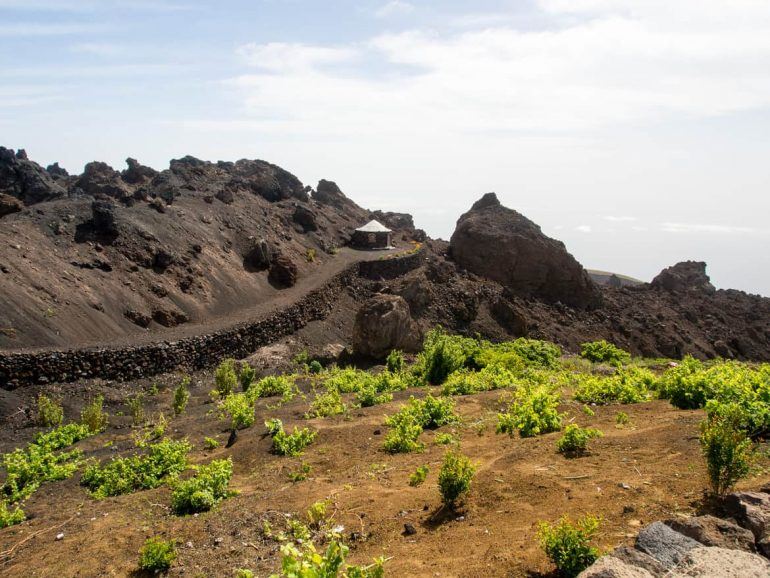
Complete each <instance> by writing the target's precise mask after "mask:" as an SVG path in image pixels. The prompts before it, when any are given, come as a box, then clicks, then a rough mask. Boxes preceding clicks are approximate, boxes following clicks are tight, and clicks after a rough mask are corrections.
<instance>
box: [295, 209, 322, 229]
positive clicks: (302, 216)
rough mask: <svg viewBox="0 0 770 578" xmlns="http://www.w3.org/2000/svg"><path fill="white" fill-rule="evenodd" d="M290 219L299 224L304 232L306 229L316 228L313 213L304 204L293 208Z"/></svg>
mask: <svg viewBox="0 0 770 578" xmlns="http://www.w3.org/2000/svg"><path fill="white" fill-rule="evenodd" d="M292 219H293V220H294V222H295V223H298V224H299V225H301V226H302V229H304V231H305V232H306V233H307V232H308V231H317V230H318V223H317V222H316V216H315V213H314V212H313V211H311V210H310V209H308V208H307V207H305V206H302V205H297V208H296V209H294V214H293V215H292Z"/></svg>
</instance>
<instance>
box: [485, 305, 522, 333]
mask: <svg viewBox="0 0 770 578" xmlns="http://www.w3.org/2000/svg"><path fill="white" fill-rule="evenodd" d="M489 309H490V312H491V313H492V317H494V319H495V321H497V322H498V323H499V324H500V327H502V328H503V329H505V330H506V331H507V332H508V333H510V334H511V335H513V336H514V337H524V336H525V335H526V334H527V318H526V317H525V316H524V314H523V313H522V312H521V311H519V310H518V309H517V308H516V306H515V305H514V304H513V303H511V302H510V301H508V300H507V299H505V298H504V297H502V296H499V297H498V298H497V299H495V300H494V301H493V302H492V305H491V307H490V308H489Z"/></svg>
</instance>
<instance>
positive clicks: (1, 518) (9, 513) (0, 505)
mask: <svg viewBox="0 0 770 578" xmlns="http://www.w3.org/2000/svg"><path fill="white" fill-rule="evenodd" d="M25 519H26V516H25V515H24V512H23V511H22V509H21V508H19V507H18V506H16V507H14V508H13V510H11V509H10V507H9V505H8V504H7V503H6V501H5V500H4V499H0V529H2V528H7V527H8V526H14V525H16V524H21V523H22V522H23V521H24V520H25Z"/></svg>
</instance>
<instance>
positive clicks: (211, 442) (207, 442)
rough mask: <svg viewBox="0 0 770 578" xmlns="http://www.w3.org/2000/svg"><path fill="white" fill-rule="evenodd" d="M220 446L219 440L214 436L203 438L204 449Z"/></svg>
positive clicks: (213, 448)
mask: <svg viewBox="0 0 770 578" xmlns="http://www.w3.org/2000/svg"><path fill="white" fill-rule="evenodd" d="M218 447H219V442H218V441H217V440H215V439H214V438H209V437H205V438H203V449H206V450H215V449H217V448H218Z"/></svg>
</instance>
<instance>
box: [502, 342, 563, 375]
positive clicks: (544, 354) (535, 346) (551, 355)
mask: <svg viewBox="0 0 770 578" xmlns="http://www.w3.org/2000/svg"><path fill="white" fill-rule="evenodd" d="M508 347H510V350H511V351H513V352H514V353H516V354H517V355H518V356H519V357H520V358H522V359H523V360H524V362H525V363H526V365H529V366H534V367H542V368H544V369H556V368H558V367H559V357H561V348H560V347H559V346H558V345H556V344H554V343H550V342H548V341H540V340H538V339H527V338H526V337H520V338H519V339H516V340H515V341H512V342H510V345H509V346H508Z"/></svg>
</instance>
